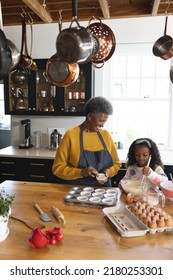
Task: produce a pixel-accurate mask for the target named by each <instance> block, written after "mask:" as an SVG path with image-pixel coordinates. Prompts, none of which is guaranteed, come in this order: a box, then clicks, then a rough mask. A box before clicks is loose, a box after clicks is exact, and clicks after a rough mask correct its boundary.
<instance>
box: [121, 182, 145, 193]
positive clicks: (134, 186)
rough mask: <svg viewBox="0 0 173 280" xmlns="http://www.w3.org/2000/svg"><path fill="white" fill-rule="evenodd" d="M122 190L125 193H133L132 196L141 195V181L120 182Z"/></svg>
mask: <svg viewBox="0 0 173 280" xmlns="http://www.w3.org/2000/svg"><path fill="white" fill-rule="evenodd" d="M120 183H121V186H122V188H123V190H124V191H125V192H126V193H133V194H134V195H142V183H141V180H121V181H120Z"/></svg>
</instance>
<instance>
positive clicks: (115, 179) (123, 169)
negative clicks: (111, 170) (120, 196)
mask: <svg viewBox="0 0 173 280" xmlns="http://www.w3.org/2000/svg"><path fill="white" fill-rule="evenodd" d="M126 170H127V168H126V165H125V163H122V166H121V168H120V170H119V171H118V174H116V175H115V176H113V177H112V179H111V181H112V186H113V187H118V184H119V182H120V180H121V179H122V178H123V177H124V176H125V174H126Z"/></svg>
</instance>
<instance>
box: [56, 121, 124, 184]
mask: <svg viewBox="0 0 173 280" xmlns="http://www.w3.org/2000/svg"><path fill="white" fill-rule="evenodd" d="M100 133H101V135H102V137H103V140H104V142H105V145H106V147H107V150H108V151H109V153H110V155H111V156H112V160H113V163H114V165H113V166H112V167H110V168H108V169H107V171H108V177H113V176H114V175H116V174H117V173H118V170H119V169H120V167H121V163H120V161H119V158H118V154H117V150H116V147H115V144H114V142H113V139H112V137H111V135H110V133H109V132H108V131H107V130H104V129H100ZM83 145H84V149H86V150H89V151H100V150H103V146H102V143H101V141H100V139H99V136H98V134H97V133H96V132H85V131H83ZM79 159H80V127H79V126H77V127H74V128H72V129H70V130H68V131H67V132H66V133H65V135H64V137H63V139H62V141H61V143H60V145H59V146H58V149H57V152H56V156H55V159H54V164H53V167H52V172H53V174H54V175H56V176H57V177H59V178H61V179H64V180H75V179H78V178H82V176H81V168H78V167H77V166H78V163H79Z"/></svg>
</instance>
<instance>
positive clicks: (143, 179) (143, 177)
mask: <svg viewBox="0 0 173 280" xmlns="http://www.w3.org/2000/svg"><path fill="white" fill-rule="evenodd" d="M150 161H151V155H150V156H149V159H148V162H147V167H148V166H150ZM145 178H146V176H145V175H143V176H142V181H141V183H142V185H143V184H144V183H145Z"/></svg>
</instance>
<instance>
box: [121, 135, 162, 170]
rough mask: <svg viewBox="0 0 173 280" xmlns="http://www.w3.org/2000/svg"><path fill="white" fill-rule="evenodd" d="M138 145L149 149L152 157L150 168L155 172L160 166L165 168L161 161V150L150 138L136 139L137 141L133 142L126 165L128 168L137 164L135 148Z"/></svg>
mask: <svg viewBox="0 0 173 280" xmlns="http://www.w3.org/2000/svg"><path fill="white" fill-rule="evenodd" d="M137 145H140V146H145V147H148V148H149V150H150V155H151V161H150V167H151V168H152V169H153V170H155V169H156V167H157V166H158V165H160V166H161V167H162V168H164V166H163V162H162V160H161V156H160V152H159V149H158V147H157V145H156V143H155V142H154V141H153V140H151V139H150V138H146V137H145V138H139V139H136V140H135V141H133V143H132V144H131V146H130V147H129V151H128V154H127V163H126V165H127V167H128V166H130V165H133V164H135V163H136V159H135V147H136V146H137Z"/></svg>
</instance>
